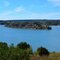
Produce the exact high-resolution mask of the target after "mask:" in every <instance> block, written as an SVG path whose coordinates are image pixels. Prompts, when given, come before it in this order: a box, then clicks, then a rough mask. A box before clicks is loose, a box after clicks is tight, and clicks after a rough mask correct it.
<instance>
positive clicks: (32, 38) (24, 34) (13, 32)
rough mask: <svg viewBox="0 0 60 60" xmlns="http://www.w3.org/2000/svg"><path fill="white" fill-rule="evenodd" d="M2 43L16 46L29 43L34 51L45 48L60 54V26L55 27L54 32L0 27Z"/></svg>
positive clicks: (0, 40)
mask: <svg viewBox="0 0 60 60" xmlns="http://www.w3.org/2000/svg"><path fill="white" fill-rule="evenodd" d="M0 42H7V43H8V44H12V43H14V44H15V45H16V44H18V43H19V42H27V43H29V44H30V45H31V46H32V48H33V50H36V49H37V48H38V47H41V46H43V47H46V48H48V49H49V51H57V52H60V26H53V27H52V30H31V29H16V28H8V27H4V26H3V25H0Z"/></svg>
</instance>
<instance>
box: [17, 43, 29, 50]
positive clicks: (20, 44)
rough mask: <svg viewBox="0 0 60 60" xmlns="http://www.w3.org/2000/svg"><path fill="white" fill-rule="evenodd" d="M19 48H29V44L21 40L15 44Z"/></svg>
mask: <svg viewBox="0 0 60 60" xmlns="http://www.w3.org/2000/svg"><path fill="white" fill-rule="evenodd" d="M17 46H18V47H19V48H20V49H28V48H30V45H29V44H27V43H26V42H21V43H19V44H18V45H17Z"/></svg>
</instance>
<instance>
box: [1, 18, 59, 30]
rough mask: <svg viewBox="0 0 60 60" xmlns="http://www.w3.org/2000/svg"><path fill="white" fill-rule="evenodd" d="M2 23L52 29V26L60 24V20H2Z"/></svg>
mask: <svg viewBox="0 0 60 60" xmlns="http://www.w3.org/2000/svg"><path fill="white" fill-rule="evenodd" d="M0 24H1V25H4V26H5V27H10V28H22V29H40V30H45V29H47V30H51V29H52V27H51V26H58V25H60V20H41V19H34V20H5V21H0Z"/></svg>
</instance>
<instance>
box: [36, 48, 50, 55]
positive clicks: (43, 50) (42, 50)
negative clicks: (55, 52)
mask: <svg viewBox="0 0 60 60" xmlns="http://www.w3.org/2000/svg"><path fill="white" fill-rule="evenodd" d="M37 52H38V54H39V55H40V56H44V55H45V56H48V55H49V51H48V50H47V49H46V48H44V47H40V48H38V49H37Z"/></svg>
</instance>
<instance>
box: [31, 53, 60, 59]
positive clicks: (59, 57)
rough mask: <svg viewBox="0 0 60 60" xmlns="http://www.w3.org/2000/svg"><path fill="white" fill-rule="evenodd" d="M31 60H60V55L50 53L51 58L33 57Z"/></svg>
mask: <svg viewBox="0 0 60 60" xmlns="http://www.w3.org/2000/svg"><path fill="white" fill-rule="evenodd" d="M30 60H60V53H50V56H48V57H47V56H43V57H40V56H32V57H31V59H30Z"/></svg>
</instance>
